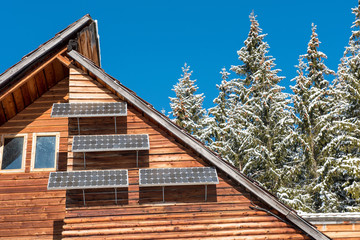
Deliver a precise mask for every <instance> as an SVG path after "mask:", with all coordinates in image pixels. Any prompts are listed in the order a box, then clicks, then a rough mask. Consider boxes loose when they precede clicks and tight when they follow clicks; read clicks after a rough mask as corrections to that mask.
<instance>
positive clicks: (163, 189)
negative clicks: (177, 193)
mask: <svg viewBox="0 0 360 240" xmlns="http://www.w3.org/2000/svg"><path fill="white" fill-rule="evenodd" d="M162 195H163V196H162V197H163V202H165V186H162Z"/></svg>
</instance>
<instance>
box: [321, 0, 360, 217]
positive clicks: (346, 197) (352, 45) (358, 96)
mask: <svg viewBox="0 0 360 240" xmlns="http://www.w3.org/2000/svg"><path fill="white" fill-rule="evenodd" d="M352 10H353V13H354V14H355V22H354V23H353V26H352V28H353V29H354V30H353V31H352V34H351V37H350V40H349V46H347V47H346V48H345V52H344V57H343V58H342V59H341V64H340V65H339V68H338V77H337V79H335V81H334V88H333V91H332V96H333V102H334V105H333V107H332V110H331V116H332V118H333V119H332V126H331V129H330V130H329V131H330V132H331V134H332V141H331V142H330V144H329V147H328V148H327V149H326V151H327V152H329V153H330V154H331V155H332V157H331V158H329V159H328V160H327V161H326V162H324V163H323V165H322V168H321V169H319V172H320V173H321V175H320V181H319V183H318V186H319V189H320V190H321V192H322V193H323V194H322V195H323V197H322V200H323V204H322V206H321V207H322V208H321V211H339V212H342V211H360V29H359V28H360V1H359V4H358V7H356V8H353V9H352Z"/></svg>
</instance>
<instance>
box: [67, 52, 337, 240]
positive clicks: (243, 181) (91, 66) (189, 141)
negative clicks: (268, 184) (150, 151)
mask: <svg viewBox="0 0 360 240" xmlns="http://www.w3.org/2000/svg"><path fill="white" fill-rule="evenodd" d="M67 55H68V56H69V57H71V58H72V59H74V60H75V61H76V62H77V63H79V64H80V65H81V66H83V67H84V68H85V69H87V70H88V71H89V72H91V73H92V74H94V75H95V76H96V77H97V78H99V79H100V80H102V81H103V82H104V83H105V84H107V85H108V86H109V87H110V88H112V89H113V90H115V91H116V92H117V93H119V94H120V95H121V96H123V97H124V98H125V99H126V100H127V101H128V102H130V103H132V104H133V105H134V106H135V107H137V108H138V109H140V110H142V111H143V112H144V113H145V114H146V115H147V116H149V117H150V118H151V119H153V121H155V122H157V123H158V124H159V125H161V126H162V127H164V128H165V129H166V130H168V131H169V132H170V133H171V134H173V135H174V136H175V137H177V138H178V139H181V140H182V141H183V143H184V144H186V145H187V146H189V147H190V148H191V149H192V150H193V151H195V152H196V153H197V154H199V155H200V156H202V157H203V158H205V159H207V160H208V161H209V162H211V163H212V164H213V165H214V166H216V167H217V168H218V169H220V170H222V171H223V172H225V173H227V174H228V175H229V176H230V177H231V178H232V179H234V180H235V181H236V182H238V183H239V184H240V185H242V186H243V187H245V188H246V189H248V190H249V191H250V192H251V193H252V194H254V195H255V196H256V197H258V198H259V199H260V200H262V201H263V202H264V203H267V204H268V205H269V206H271V207H272V208H274V209H275V210H277V211H278V212H280V213H281V214H282V215H284V216H285V217H286V220H287V221H289V222H291V223H293V224H294V225H295V226H297V227H298V228H299V229H301V230H302V231H304V232H305V233H307V234H308V235H309V236H311V237H313V238H314V239H319V240H320V239H321V240H324V239H330V238H329V237H327V236H326V235H325V234H323V233H321V232H320V231H319V230H317V229H316V228H315V227H314V226H313V225H311V224H310V223H309V222H307V221H306V220H304V219H303V218H302V217H300V216H299V215H298V214H297V213H296V212H295V211H294V210H292V209H291V208H289V207H287V206H286V205H284V204H283V203H281V202H280V201H279V200H278V199H277V198H276V197H275V196H274V195H272V194H271V193H269V192H268V191H266V190H265V189H264V188H262V187H261V186H259V185H258V184H257V183H256V182H255V181H254V180H252V179H250V178H248V177H247V176H245V175H244V174H242V173H241V172H240V171H239V170H238V169H236V168H234V167H233V166H231V165H230V164H228V163H227V162H226V161H225V160H223V159H222V158H221V157H220V156H219V155H217V154H216V153H214V152H213V151H211V150H210V149H208V148H207V147H206V146H205V145H203V144H202V143H201V142H199V141H198V140H197V139H196V138H194V137H192V136H191V135H190V134H188V133H187V132H186V131H185V130H184V129H182V128H181V127H179V126H177V125H176V124H174V123H173V122H172V121H171V120H170V119H169V118H168V117H166V116H165V115H164V114H162V113H160V112H159V111H157V110H156V109H155V108H153V107H152V106H151V105H150V104H148V103H147V102H146V101H144V100H143V99H142V98H140V97H139V96H137V95H136V94H135V93H134V92H132V91H131V90H129V89H128V88H126V87H125V86H124V85H122V84H121V83H120V82H119V81H117V80H116V79H115V78H113V77H111V76H110V75H108V74H107V73H105V71H104V70H103V69H101V68H100V67H98V66H96V64H95V63H93V62H92V61H91V60H89V59H88V58H86V57H84V56H83V55H81V54H80V53H79V52H77V51H75V50H71V51H69V52H68V53H67Z"/></svg>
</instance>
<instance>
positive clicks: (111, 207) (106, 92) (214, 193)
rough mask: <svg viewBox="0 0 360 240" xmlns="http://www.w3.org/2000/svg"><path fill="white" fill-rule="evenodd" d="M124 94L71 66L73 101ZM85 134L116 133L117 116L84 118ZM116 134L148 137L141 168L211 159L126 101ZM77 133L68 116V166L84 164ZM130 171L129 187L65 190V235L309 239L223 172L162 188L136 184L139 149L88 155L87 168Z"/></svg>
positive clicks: (191, 164)
mask: <svg viewBox="0 0 360 240" xmlns="http://www.w3.org/2000/svg"><path fill="white" fill-rule="evenodd" d="M115 101H123V100H122V97H121V96H117V95H115V94H114V92H113V91H111V89H108V88H106V87H105V86H103V85H101V84H99V82H98V81H96V80H94V79H93V78H91V77H90V76H89V75H88V74H86V73H85V72H83V71H82V70H81V69H79V68H75V67H72V68H70V76H69V102H115ZM80 130H81V131H80V132H81V134H82V135H89V134H114V132H115V129H114V118H112V117H107V118H101V119H100V118H80ZM117 133H121V134H149V140H150V150H148V151H140V152H139V168H161V167H195V166H196V167H201V166H209V165H210V164H209V162H207V161H206V160H205V159H202V158H200V157H199V156H198V155H197V154H195V153H194V152H193V151H192V150H190V149H189V148H187V147H186V146H184V145H183V144H181V143H180V141H178V140H177V139H176V138H174V137H172V136H170V135H169V134H168V133H167V132H165V131H164V130H163V129H161V128H160V127H159V126H158V125H156V124H155V123H154V122H152V121H150V119H148V118H147V117H145V116H144V115H143V113H142V112H141V111H139V110H137V109H136V108H134V107H133V106H132V105H131V104H130V103H128V115H127V116H126V117H118V118H117ZM77 134H78V127H77V120H76V119H69V141H68V150H69V152H68V165H67V168H68V170H82V169H84V165H83V164H84V163H83V161H84V160H83V157H84V155H83V154H82V153H72V152H71V151H70V150H71V144H72V136H74V135H77ZM114 168H125V169H128V170H129V187H128V188H124V189H118V190H117V194H118V195H117V198H118V205H115V202H114V198H115V196H114V189H101V190H87V191H86V207H84V206H82V204H83V202H82V201H83V199H82V191H79V190H71V191H67V203H66V204H67V213H66V218H65V220H64V221H65V225H64V231H63V234H62V235H63V237H64V238H65V239H92V238H94V239H190V238H194V239H195V238H196V239H206V238H216V239H219V238H221V239H222V238H227V237H231V239H238V238H239V239H256V238H257V236H258V237H259V238H258V239H264V236H266V238H267V239H279V238H281V239H307V237H306V236H305V235H303V234H302V233H301V232H300V231H298V230H296V229H295V228H293V227H292V226H290V225H288V224H287V223H284V222H282V221H279V220H278V219H276V218H275V217H273V216H271V215H269V214H267V213H265V212H261V211H254V210H251V209H250V208H249V206H250V205H251V204H252V202H254V203H256V204H260V202H259V201H258V200H257V199H255V198H253V197H252V196H251V195H250V194H249V193H248V192H247V191H246V190H245V189H244V188H242V187H241V186H239V185H237V184H236V183H234V181H232V180H231V179H230V178H229V177H228V176H227V175H226V174H225V173H222V172H218V175H219V180H220V183H219V184H218V185H216V186H215V185H211V186H208V195H207V198H208V201H207V202H205V200H204V199H205V187H204V186H176V187H166V188H165V200H166V202H165V203H163V202H162V189H161V187H139V185H138V183H139V179H138V172H139V171H138V168H137V167H136V155H135V152H131V151H124V152H98V153H96V152H94V153H86V169H114Z"/></svg>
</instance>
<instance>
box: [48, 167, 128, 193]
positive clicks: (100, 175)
mask: <svg viewBox="0 0 360 240" xmlns="http://www.w3.org/2000/svg"><path fill="white" fill-rule="evenodd" d="M128 185H129V183H128V170H127V169H116V170H92V171H70V172H51V173H50V176H49V182H48V190H66V189H93V188H121V187H128Z"/></svg>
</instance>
